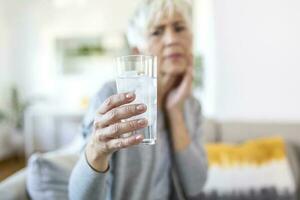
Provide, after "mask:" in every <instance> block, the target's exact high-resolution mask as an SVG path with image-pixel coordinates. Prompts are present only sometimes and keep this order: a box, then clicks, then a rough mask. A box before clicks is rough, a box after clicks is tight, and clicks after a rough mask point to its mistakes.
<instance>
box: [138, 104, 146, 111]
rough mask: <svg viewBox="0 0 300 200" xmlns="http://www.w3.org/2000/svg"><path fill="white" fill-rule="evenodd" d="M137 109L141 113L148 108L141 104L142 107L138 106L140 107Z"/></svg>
mask: <svg viewBox="0 0 300 200" xmlns="http://www.w3.org/2000/svg"><path fill="white" fill-rule="evenodd" d="M136 109H137V110H139V111H142V110H145V109H146V106H145V105H144V104H141V105H138V106H137V107H136Z"/></svg>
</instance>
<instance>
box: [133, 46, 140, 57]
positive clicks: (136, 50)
mask: <svg viewBox="0 0 300 200" xmlns="http://www.w3.org/2000/svg"><path fill="white" fill-rule="evenodd" d="M131 53H132V55H138V54H140V53H141V52H140V50H139V49H138V48H137V47H133V48H132V49H131Z"/></svg>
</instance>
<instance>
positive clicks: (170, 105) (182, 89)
mask: <svg viewBox="0 0 300 200" xmlns="http://www.w3.org/2000/svg"><path fill="white" fill-rule="evenodd" d="M193 79H194V74H193V67H192V65H190V66H189V67H188V68H187V70H186V72H185V73H184V75H183V76H182V77H180V78H179V80H178V81H179V83H178V84H176V85H175V87H174V88H173V89H171V91H170V92H169V93H168V95H167V98H166V103H165V106H166V110H167V111H172V110H182V109H183V104H184V100H185V99H186V98H187V97H188V96H189V95H190V93H191V91H192V84H193Z"/></svg>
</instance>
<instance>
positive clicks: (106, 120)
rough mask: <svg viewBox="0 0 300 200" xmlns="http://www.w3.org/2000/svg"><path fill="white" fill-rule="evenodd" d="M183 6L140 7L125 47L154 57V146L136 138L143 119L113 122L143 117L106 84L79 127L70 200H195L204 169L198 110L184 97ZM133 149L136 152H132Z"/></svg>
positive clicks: (172, 2) (187, 58)
mask: <svg viewBox="0 0 300 200" xmlns="http://www.w3.org/2000/svg"><path fill="white" fill-rule="evenodd" d="M190 10H191V5H190V4H189V3H188V2H187V1H184V0H152V1H143V2H142V3H141V5H140V6H139V7H138V9H137V11H136V13H135V15H134V16H133V18H132V20H131V22H130V25H129V29H128V34H127V35H128V41H129V43H130V45H131V46H132V47H133V50H134V51H135V53H140V54H148V55H149V54H150V55H156V56H157V57H158V63H159V65H158V73H159V74H158V136H157V137H158V139H157V144H156V145H153V146H147V145H142V144H140V143H141V142H142V140H143V136H142V135H132V136H129V137H127V138H124V137H118V136H120V135H122V134H124V133H128V132H131V131H134V130H138V129H141V128H145V127H146V126H147V119H143V118H141V119H137V120H131V121H127V122H121V120H122V119H126V118H129V117H131V116H135V115H139V114H141V113H143V112H145V111H146V109H147V108H146V106H145V105H144V104H129V105H128V103H130V102H132V101H134V99H135V94H134V93H133V92H128V93H122V94H116V86H115V83H108V84H106V85H105V86H104V87H103V88H102V89H101V90H100V91H99V93H98V94H97V96H96V98H95V99H94V101H93V103H92V105H91V107H90V111H89V113H88V114H87V116H86V118H85V120H84V130H85V131H84V134H85V136H86V138H87V144H86V147H85V149H84V154H83V155H82V157H81V158H80V160H79V161H78V162H77V164H76V166H75V168H74V169H73V172H72V174H71V178H70V182H69V196H70V198H71V199H89V200H90V199H103V200H106V199H113V200H119V199H120V200H121V199H125V200H126V199H128V200H147V199H149V200H152V199H153V200H154V199H199V193H200V191H201V188H202V187H203V185H204V183H205V180H206V169H207V162H206V157H205V153H204V150H203V146H202V144H201V134H202V133H201V130H200V117H201V110H200V105H199V103H198V102H197V101H196V100H195V98H194V97H192V95H191V87H192V80H193V62H192V59H193V56H192V42H193V35H192V32H191V12H190ZM138 144H140V145H138Z"/></svg>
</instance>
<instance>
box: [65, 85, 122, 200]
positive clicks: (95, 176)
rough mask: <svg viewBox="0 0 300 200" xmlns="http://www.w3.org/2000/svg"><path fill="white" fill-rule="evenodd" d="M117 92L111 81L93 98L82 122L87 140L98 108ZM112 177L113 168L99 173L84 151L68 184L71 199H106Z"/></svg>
mask: <svg viewBox="0 0 300 200" xmlns="http://www.w3.org/2000/svg"><path fill="white" fill-rule="evenodd" d="M115 93H116V89H115V83H113V82H110V83H107V84H105V85H104V86H103V87H102V89H101V90H100V91H99V92H98V93H97V95H96V96H95V97H94V98H93V99H92V101H91V103H90V106H89V109H88V111H87V113H86V115H85V117H84V119H83V123H82V134H83V136H84V137H85V140H86V142H87V141H88V139H89V138H90V137H89V136H90V135H91V133H92V126H93V122H94V117H95V113H96V110H97V109H98V107H99V106H100V105H101V104H102V103H103V102H104V101H105V100H106V98H108V97H109V96H111V95H113V94H115ZM112 178H113V177H112V174H111V170H109V171H108V172H106V173H99V172H96V171H95V170H94V169H92V168H91V167H90V166H89V164H88V162H87V160H86V157H85V155H84V153H82V155H81V157H80V159H79V160H78V161H77V163H76V165H75V167H74V168H73V170H72V173H71V177H70V180H69V186H68V190H69V198H70V199H71V200H75V199H76V200H77V199H78V200H84V199H91V200H94V199H103V200H106V199H107V198H109V196H110V190H111V185H112V183H111V182H112Z"/></svg>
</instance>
